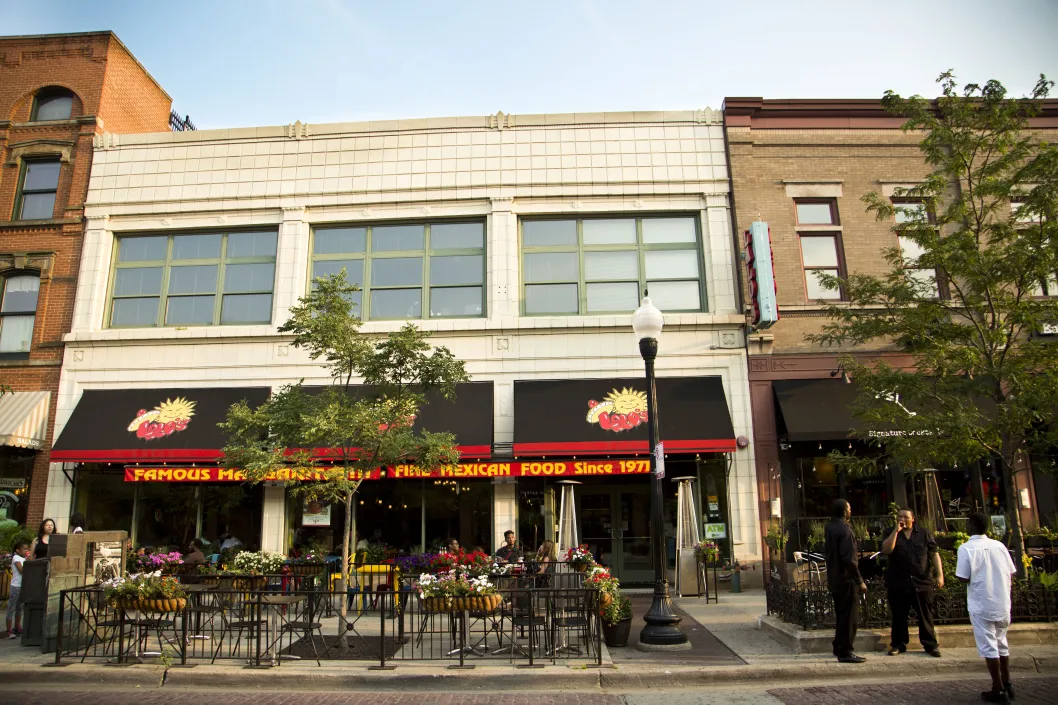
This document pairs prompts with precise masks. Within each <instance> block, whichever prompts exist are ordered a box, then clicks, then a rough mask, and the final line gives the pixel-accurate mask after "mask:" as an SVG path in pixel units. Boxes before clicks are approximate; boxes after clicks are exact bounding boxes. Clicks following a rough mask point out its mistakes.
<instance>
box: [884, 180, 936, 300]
mask: <svg viewBox="0 0 1058 705" xmlns="http://www.w3.org/2000/svg"><path fill="white" fill-rule="evenodd" d="M889 202H890V203H891V204H892V205H893V207H894V208H900V207H904V208H906V207H907V206H910V205H920V206H922V210H923V212H924V213H925V214H926V224H928V225H930V226H931V227H933V229H934V230H936V229H937V219H936V215H935V214H934V213H933V211H932V210H930V208H929V206H927V205H926V202H925V201H921V200H916V199H913V198H898V199H889ZM896 217H897V213H896V212H894V213H893V228H894V230H896V246H897V247H899V248H900V256H901V257H902V258H903V259H905V260H906V259H908V258H907V257H906V256H905V255H904V243H903V241H902V240H901V238H903V235H901V234H900V226H901V225H903V223H901V222H899V221H898V220H897V219H896ZM904 270H905V271H912V272H922V271H927V270H928V271H932V272H933V283H934V285H935V286H936V287H937V293H936V296H934V297H933V300H935V301H939V300H942V299H947V298H948V288H947V284H946V282H945V281H944V278H943V277H942V276H941V275H940V273H939V272H937V269H936V268H935V267H908V266H905V267H904Z"/></svg>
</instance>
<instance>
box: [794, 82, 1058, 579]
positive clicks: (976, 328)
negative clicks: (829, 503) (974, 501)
mask: <svg viewBox="0 0 1058 705" xmlns="http://www.w3.org/2000/svg"><path fill="white" fill-rule="evenodd" d="M938 83H940V85H941V87H942V89H943V94H942V96H941V97H940V98H938V99H936V100H927V99H925V98H922V97H920V96H914V97H911V98H902V97H900V96H899V95H897V94H895V93H893V92H891V91H890V92H888V93H886V94H885V97H884V98H883V99H882V102H883V105H884V107H885V109H886V110H887V111H889V112H891V113H893V114H896V115H900V116H903V117H906V118H907V121H906V123H905V124H904V126H903V129H904V131H905V132H908V133H911V134H915V135H918V136H920V137H921V142H920V143H919V147H920V150H921V152H922V155H923V157H924V159H925V162H926V164H927V165H928V166H929V167H930V169H931V171H930V173H929V175H928V176H927V177H926V178H925V180H924V181H922V182H921V183H920V184H918V185H916V186H914V187H909V188H900V189H897V190H896V192H895V194H894V196H893V198H892V199H889V198H886V197H884V196H882V195H881V194H878V193H871V194H868V195H867V196H865V197H864V198H863V202H864V204H865V205H866V208H867V210H868V212H872V213H874V214H875V215H876V216H877V218H878V220H879V221H888V222H894V221H895V223H896V224H895V226H894V228H893V230H894V231H895V233H896V234H897V235H898V236H899V242H900V246H898V247H893V248H890V249H888V250H887V251H886V260H887V263H888V267H889V271H888V272H887V273H886V274H885V275H884V276H870V275H867V274H862V273H855V272H853V273H850V274H849V275H848V276H847V277H845V278H840V277H834V276H826V275H824V276H820V277H819V278H820V280H821V283H822V284H823V285H824V286H827V287H830V288H834V287H838V288H840V289H841V291H842V293H843V296H842V299H843V300H842V301H840V302H838V301H833V302H830V303H829V304H828V305H827V306H826V311H825V314H826V317H827V322H826V323H825V325H824V326H823V327H822V329H821V332H820V333H818V334H814V335H809V336H808V338H809V340H811V341H814V342H817V343H820V344H822V345H825V346H839V347H841V348H842V349H843V350H844V351H846V352H845V354H844V355H843V357H842V359H841V363H840V364H841V365H842V368H843V370H844V371H845V372H846V373H847V374H848V375H850V376H851V377H852V378H853V379H854V380H855V381H856V383H857V384H858V385H859V387H860V393H859V395H858V397H857V400H856V403H855V405H854V409H853V411H854V413H855V414H856V415H857V416H858V417H859V418H860V419H861V420H862V422H863V428H862V429H861V430H860V431H858V434H859V435H861V436H864V437H866V438H869V439H871V441H872V442H873V443H875V444H878V445H880V446H881V447H882V448H883V449H884V452H885V455H886V456H887V457H888V458H889V459H890V460H891V461H893V462H897V463H901V464H903V465H904V466H905V467H908V468H911V469H924V468H931V467H936V466H937V465H948V466H955V467H958V466H959V465H960V464H963V466H964V467H965V466H966V465H968V464H971V463H976V462H981V461H986V462H989V463H998V467H999V470H1000V472H1001V477H1002V487H1003V491H1004V494H1005V496H1006V500H1007V505H1006V509H1007V513H1008V515H1009V516H1008V521H1009V528H1010V529H1011V531H1012V536H1011V539H1012V542H1011V543H1012V545H1013V546H1014V547H1015V549H1016V551H1017V558H1018V560H1017V561H1016V562H1017V564H1018V569H1019V570H1024V568H1023V566H1022V561H1021V556H1022V555H1024V542H1023V530H1022V525H1021V520H1020V517H1019V512H1018V509H1017V498H1018V495H1017V492H1016V484H1015V483H1016V479H1015V478H1016V476H1017V474H1018V473H1019V472H1021V471H1022V470H1023V469H1024V468H1025V459H1026V456H1027V455H1028V454H1030V453H1032V452H1033V451H1037V452H1045V453H1051V452H1052V451H1051V450H1050V448H1051V447H1052V445H1053V444H1054V443H1055V441H1056V440H1058V428H1056V426H1055V424H1054V423H1053V421H1054V412H1055V409H1056V400H1058V346H1056V344H1055V343H1054V342H1052V340H1051V339H1050V338H1049V337H1047V336H1043V335H1041V333H1043V332H1045V331H1047V330H1049V328H1048V327H1049V326H1053V325H1054V324H1056V323H1058V298H1055V297H1056V295H1058V274H1056V273H1058V229H1056V228H1058V148H1056V146H1055V145H1053V144H1051V143H1048V142H1046V141H1044V140H1042V139H1041V138H1040V136H1039V133H1038V132H1034V131H1032V130H1030V129H1029V119H1030V118H1031V117H1033V116H1034V115H1037V114H1038V113H1039V111H1040V109H1041V101H1042V100H1043V99H1044V98H1046V97H1047V96H1048V94H1049V91H1050V89H1051V87H1052V86H1053V83H1052V82H1050V81H1048V80H1047V79H1046V78H1045V77H1044V76H1040V79H1039V81H1038V82H1037V83H1036V85H1035V88H1034V89H1033V91H1032V93H1031V95H1030V96H1029V97H1026V98H1023V99H1012V98H1009V97H1008V96H1007V92H1006V90H1005V89H1004V87H1003V86H1002V85H1001V84H1000V83H999V82H997V81H989V82H988V83H985V84H984V85H977V84H968V85H966V86H965V87H963V88H962V89H960V88H959V87H958V85H957V83H956V79H955V76H954V75H953V74H952V72H950V71H949V72H946V73H944V74H942V75H941V76H940V78H939V79H938ZM872 341H873V342H878V341H883V342H888V343H889V344H891V345H892V346H893V347H895V348H896V349H898V350H902V351H903V352H905V353H906V354H907V355H908V356H909V357H910V359H911V364H910V365H908V366H906V367H897V366H894V365H892V364H887V363H886V362H884V361H878V360H875V361H870V360H865V359H863V358H855V357H853V356H852V355H851V354H849V351H850V350H851V349H853V348H854V347H855V345H857V344H863V343H867V342H872ZM1044 449H1045V450H1044ZM845 460H847V461H848V465H849V467H853V468H855V467H861V468H862V463H859V464H857V462H856V461H855V460H853V459H848V458H846V459H845Z"/></svg>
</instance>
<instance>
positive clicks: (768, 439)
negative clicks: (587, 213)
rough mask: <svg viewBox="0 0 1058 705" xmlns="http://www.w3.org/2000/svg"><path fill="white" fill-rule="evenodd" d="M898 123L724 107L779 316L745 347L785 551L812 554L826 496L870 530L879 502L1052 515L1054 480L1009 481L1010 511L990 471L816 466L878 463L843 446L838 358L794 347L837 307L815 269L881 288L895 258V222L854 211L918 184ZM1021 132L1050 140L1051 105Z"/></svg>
mask: <svg viewBox="0 0 1058 705" xmlns="http://www.w3.org/2000/svg"><path fill="white" fill-rule="evenodd" d="M903 123H904V119H903V118H900V117H895V116H893V115H891V114H888V113H886V112H885V111H884V110H883V109H882V105H881V102H880V101H878V100H765V99H763V98H727V99H726V100H725V102H724V124H725V135H726V138H727V145H728V154H729V165H730V170H731V183H732V194H733V200H734V203H733V213H734V219H735V222H736V232H737V233H739V235H740V237H739V241H740V243H741V245H742V247H743V248H745V238H744V237H743V236H742V233H745V232H746V231H747V230H749V229H750V224H751V223H752V222H754V221H757V220H760V221H764V222H766V223H767V225H768V227H769V231H770V234H771V243H772V254H773V260H774V272H775V284H776V299H777V303H778V308H779V311H780V315H781V320H779V321H778V322H777V323H775V324H774V325H773V326H772V327H770V328H768V329H766V330H760V331H756V332H752V333H751V334H750V335H749V336H748V341H747V342H748V352H749V360H748V363H749V365H748V366H749V387H750V390H749V391H750V401H751V406H752V414H753V431H754V456H755V463H756V468H757V488H758V497H759V501H760V505H759V511H760V521H761V531H762V534H766V533H767V531H768V530H769V529H770V528H778V527H779V526H782V527H783V528H784V529H786V530H787V531H788V532H789V544H788V549H792V550H794V551H797V550H807V549H810V548H812V547H813V546H812V539H813V530H815V532H816V533H818V531H819V529H820V527H821V524H820V522H823V521H826V520H827V517H828V516H829V505H830V503H831V501H832V500H833V499H834V498H836V497H842V498H844V499H846V500H848V501H849V503H850V504H851V505H852V511H853V515H854V516H855V517H860V518H861V519H866V520H867V521H868V522H869V523H871V524H877V525H878V526H882V525H883V524H884V521H885V514H886V513H887V511H888V509H887V507H888V504H889V503H890V502H896V503H897V504H900V505H902V506H904V505H912V506H916V507H918V509H919V512H920V514H921V513H923V512H924V510H925V507H926V499H925V497H926V495H930V496H931V497H933V498H939V500H940V506H941V507H942V508H943V510H944V513H945V515H946V516H948V517H951V516H956V517H958V516H960V515H965V513H966V510H967V509H968V508H973V507H981V508H985V509H987V510H989V512H990V513H991V514H992V515H994V516H1002V515H1004V514H1005V515H1008V516H1009V515H1010V513H1012V512H1013V511H1020V512H1021V519H1022V522H1023V523H1024V524H1025V525H1026V526H1034V525H1035V524H1036V522H1037V521H1038V519H1039V518H1040V517H1041V516H1046V515H1047V514H1049V513H1051V512H1054V511H1055V509H1056V505H1055V497H1056V494H1055V490H1054V483H1053V481H1052V480H1051V479H1050V478H1048V477H1038V478H1037V479H1036V481H1035V482H1034V481H1033V476H1032V473H1031V471H1030V470H1029V469H1028V468H1027V467H1026V468H1025V472H1019V473H1018V474H1017V484H1018V488H1019V490H1021V491H1020V492H1019V497H1018V498H1017V499H1016V500H1014V499H1012V498H1009V497H1006V496H1005V492H1003V491H1002V489H1001V486H1000V482H999V478H1000V470H999V467H998V464H997V463H992V464H989V463H986V462H982V463H978V464H976V465H975V466H973V467H961V468H960V467H958V466H956V467H952V468H937V469H935V472H932V473H919V474H916V475H914V476H905V475H904V473H903V472H902V471H901V469H900V468H898V467H895V466H893V467H887V468H886V470H885V472H884V473H882V474H881V475H879V476H874V477H867V478H855V479H854V478H848V477H846V476H845V473H842V472H838V471H837V470H836V469H835V467H834V465H833V463H831V462H830V461H829V460H828V459H827V457H826V456H827V453H828V452H829V451H831V450H835V449H841V450H851V449H854V448H859V449H860V450H861V451H862V452H863V453H864V454H871V453H874V452H875V451H874V450H873V449H872V448H871V447H870V446H868V445H867V444H865V443H863V442H862V441H859V440H854V439H850V438H849V432H850V429H851V428H853V427H854V426H855V421H854V420H853V419H852V417H851V415H850V413H849V411H848V405H849V403H850V402H851V401H852V400H853V398H854V397H855V396H856V393H857V388H856V385H855V382H854V380H849V379H847V378H846V377H844V375H843V374H842V371H841V370H840V369H839V368H838V358H839V356H840V355H841V354H842V353H843V352H845V350H841V349H835V348H821V347H820V346H819V345H818V344H813V343H809V342H808V341H806V340H805V334H807V333H813V332H818V331H819V330H820V328H821V326H822V324H823V323H824V318H823V313H824V312H823V308H824V307H823V304H822V302H821V299H822V300H836V301H840V300H841V299H842V298H843V296H844V295H843V292H841V291H836V290H825V289H823V288H821V286H820V285H819V283H818V281H817V280H816V278H815V275H814V271H815V270H824V271H828V272H832V273H836V274H838V275H840V276H846V275H847V274H849V273H856V272H858V273H865V274H871V275H875V276H882V275H884V274H885V273H887V272H888V270H889V264H888V263H887V262H886V261H885V259H884V252H885V250H886V249H888V248H892V247H896V246H898V245H900V246H904V245H903V243H900V242H898V237H897V235H896V234H895V233H894V232H893V226H894V225H895V221H894V222H878V220H877V219H876V218H875V216H874V214H873V213H867V212H866V211H865V206H864V204H863V202H862V200H861V199H862V197H863V196H864V195H866V194H867V193H870V192H877V193H880V194H882V195H884V196H888V197H890V198H892V197H893V196H894V191H895V189H897V188H898V187H909V186H913V185H916V184H919V183H921V182H922V181H923V180H924V179H925V177H926V175H927V174H928V173H929V171H930V168H929V166H928V165H927V164H926V163H925V162H924V160H923V158H922V153H921V151H920V150H919V147H918V143H919V141H920V140H921V136H920V135H917V134H914V133H905V132H903V131H902V130H901V125H902V124H903ZM1030 125H1031V126H1032V127H1033V128H1035V129H1038V130H1040V131H1042V132H1044V133H1045V134H1046V135H1047V137H1048V138H1050V139H1053V131H1054V128H1055V127H1058V104H1056V103H1055V102H1053V101H1052V102H1048V103H1047V104H1046V106H1045V109H1044V112H1043V114H1042V115H1041V116H1039V117H1038V118H1035V119H1033V120H1032V121H1031V122H1030ZM904 205H911V204H907V203H904ZM743 270H744V271H743V276H745V268H743ZM850 352H854V353H856V354H858V355H861V356H863V357H866V358H885V359H887V360H888V361H889V362H890V363H891V364H894V365H907V364H910V362H911V360H910V358H908V357H907V356H906V355H904V354H903V353H902V351H901V350H900V349H898V348H897V347H896V346H894V345H889V344H886V343H885V341H877V343H876V344H872V345H867V346H860V347H857V348H853V349H851V350H850ZM773 500H776V501H773ZM938 528H939V527H938ZM787 555H788V556H789V555H790V554H789V550H788V552H787Z"/></svg>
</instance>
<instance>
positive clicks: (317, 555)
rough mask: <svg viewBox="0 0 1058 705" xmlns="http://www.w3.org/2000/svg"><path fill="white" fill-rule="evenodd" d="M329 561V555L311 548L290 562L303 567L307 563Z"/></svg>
mask: <svg viewBox="0 0 1058 705" xmlns="http://www.w3.org/2000/svg"><path fill="white" fill-rule="evenodd" d="M326 560H327V554H326V553H324V552H322V551H320V550H319V549H316V548H310V549H308V550H307V551H303V552H302V553H301V555H299V556H296V557H294V558H291V559H290V562H291V563H293V564H294V565H302V564H305V563H324V562H326Z"/></svg>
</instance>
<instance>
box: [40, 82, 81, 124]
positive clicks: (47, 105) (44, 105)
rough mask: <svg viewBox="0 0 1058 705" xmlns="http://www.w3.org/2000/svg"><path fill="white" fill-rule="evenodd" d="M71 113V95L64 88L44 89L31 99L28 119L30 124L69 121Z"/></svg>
mask: <svg viewBox="0 0 1058 705" xmlns="http://www.w3.org/2000/svg"><path fill="white" fill-rule="evenodd" d="M72 111H73V93H71V92H70V91H68V90H66V89H65V88H45V89H43V90H41V91H40V92H38V93H37V95H35V96H34V97H33V109H32V110H31V112H30V115H29V119H30V121H32V122H37V121H43V120H69V119H70V114H71V112H72Z"/></svg>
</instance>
